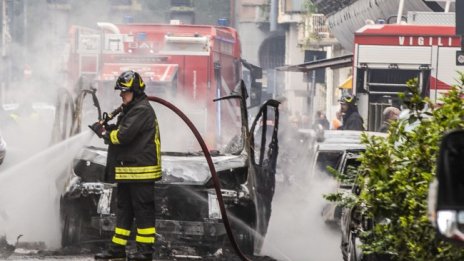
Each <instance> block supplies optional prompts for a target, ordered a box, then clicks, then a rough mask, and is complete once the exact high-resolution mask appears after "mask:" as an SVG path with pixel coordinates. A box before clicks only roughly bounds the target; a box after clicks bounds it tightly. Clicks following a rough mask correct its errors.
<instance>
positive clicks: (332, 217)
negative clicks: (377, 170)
mask: <svg viewBox="0 0 464 261" xmlns="http://www.w3.org/2000/svg"><path fill="white" fill-rule="evenodd" d="M363 133H365V134H367V135H369V136H371V135H375V136H383V137H386V134H385V133H379V132H362V131H340V130H329V131H324V133H323V137H322V138H319V139H318V141H317V142H316V144H315V145H314V146H313V147H314V162H313V167H312V170H313V171H312V175H313V178H316V177H317V178H320V179H329V180H333V181H334V182H335V180H336V177H335V176H334V173H333V172H332V171H330V170H329V169H333V170H334V171H335V172H336V174H337V175H340V176H343V181H340V180H337V181H336V182H335V183H336V186H335V189H334V191H333V193H342V194H345V196H351V195H352V196H354V197H355V196H356V194H355V193H356V189H355V188H353V182H354V179H355V178H356V176H357V169H358V167H359V165H360V161H359V157H360V155H361V153H362V152H363V151H364V150H365V145H364V144H362V143H361V135H362V134H363ZM361 207H362V206H356V208H354V207H353V208H351V207H344V206H341V205H340V204H339V203H337V202H327V203H326V204H325V205H324V207H323V209H322V210H321V215H322V218H323V220H324V222H325V223H326V224H327V225H329V226H330V227H332V228H335V229H337V230H340V231H341V251H342V256H343V259H344V260H360V259H359V258H360V250H359V246H360V242H359V238H357V237H355V233H356V231H357V230H356V229H359V228H360V226H361V225H362V222H365V221H366V220H361V219H362V217H361V216H362V215H361V212H360V208H361ZM364 225H366V224H364ZM355 255H358V259H353V258H354V256H355Z"/></svg>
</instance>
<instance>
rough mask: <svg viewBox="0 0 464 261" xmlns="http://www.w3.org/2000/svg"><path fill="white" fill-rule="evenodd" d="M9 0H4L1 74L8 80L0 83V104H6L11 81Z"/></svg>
mask: <svg viewBox="0 0 464 261" xmlns="http://www.w3.org/2000/svg"><path fill="white" fill-rule="evenodd" d="M8 4H9V3H8V0H2V58H1V60H2V64H1V67H0V68H1V71H0V74H1V76H2V78H3V79H7V81H2V83H1V85H0V104H4V103H5V100H6V97H5V96H6V88H7V83H8V82H9V75H8V69H9V61H8V60H7V51H8V50H7V48H8V45H9V43H10V41H11V35H10V27H9V17H8V11H9V10H8Z"/></svg>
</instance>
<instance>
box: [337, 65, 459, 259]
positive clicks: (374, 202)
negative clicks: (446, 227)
mask: <svg viewBox="0 0 464 261" xmlns="http://www.w3.org/2000/svg"><path fill="white" fill-rule="evenodd" d="M408 86H409V87H408V89H409V93H408V94H403V95H402V98H403V101H404V104H405V106H406V107H407V108H408V109H409V115H408V116H409V117H408V119H406V120H400V121H398V122H395V123H393V124H392V125H391V126H390V130H389V135H388V136H387V138H383V137H379V136H370V137H368V136H367V135H363V138H362V142H363V143H364V144H366V150H365V152H364V153H363V154H362V155H361V158H360V160H361V166H360V168H359V172H358V173H359V174H358V179H357V180H356V185H357V186H359V187H360V189H361V190H360V191H361V193H360V195H359V197H357V198H356V199H355V204H358V205H362V206H366V213H365V214H366V215H367V216H368V217H370V218H372V220H374V226H373V229H372V230H369V231H367V232H364V233H362V234H361V235H360V237H361V239H362V241H363V244H364V245H363V251H364V253H377V254H388V255H389V256H391V257H392V259H393V260H464V248H462V246H461V247H459V246H456V245H453V244H451V243H448V242H445V241H443V240H442V239H440V238H439V237H438V236H437V233H436V230H435V228H434V227H433V226H432V224H431V222H430V221H429V219H428V216H427V196H428V188H429V185H430V183H431V181H432V180H433V179H434V177H435V170H436V159H437V155H438V148H439V142H440V139H441V137H442V134H443V133H444V132H445V131H448V130H451V129H455V128H462V127H464V121H463V119H464V101H463V99H462V97H464V96H463V94H464V93H463V90H464V87H463V86H464V74H463V73H459V85H456V86H453V87H452V90H450V91H449V92H448V94H447V95H445V96H444V97H443V98H441V100H440V101H441V102H439V105H438V106H437V105H433V104H432V103H431V102H430V100H429V99H428V98H422V97H421V96H420V94H419V91H418V87H417V86H418V84H417V80H416V79H415V80H410V81H409V82H408ZM338 200H340V199H338ZM351 200H352V199H351ZM342 201H343V199H342Z"/></svg>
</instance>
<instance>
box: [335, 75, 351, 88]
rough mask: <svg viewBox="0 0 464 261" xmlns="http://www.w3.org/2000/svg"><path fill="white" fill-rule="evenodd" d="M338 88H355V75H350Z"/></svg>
mask: <svg viewBox="0 0 464 261" xmlns="http://www.w3.org/2000/svg"><path fill="white" fill-rule="evenodd" d="M338 88H342V89H351V88H353V76H350V77H348V78H347V79H346V80H345V81H344V82H342V83H341V84H340V85H339V86H338Z"/></svg>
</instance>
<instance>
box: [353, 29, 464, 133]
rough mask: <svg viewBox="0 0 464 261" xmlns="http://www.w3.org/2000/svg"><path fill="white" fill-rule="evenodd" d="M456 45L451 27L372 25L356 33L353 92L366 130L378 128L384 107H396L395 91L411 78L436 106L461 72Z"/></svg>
mask: <svg viewBox="0 0 464 261" xmlns="http://www.w3.org/2000/svg"><path fill="white" fill-rule="evenodd" d="M460 47H461V42H460V37H459V36H457V35H455V27H454V26H449V25H416V24H372V25H366V26H364V27H362V28H361V29H359V30H358V31H356V33H355V49H354V52H353V54H354V57H353V92H354V93H355V94H356V96H357V98H358V108H359V111H360V113H361V116H362V117H363V118H364V119H365V120H367V121H366V122H365V126H366V128H367V130H370V131H376V130H378V128H379V126H380V125H381V123H382V112H383V109H384V108H385V107H387V106H395V107H399V106H400V102H401V101H400V100H399V98H398V93H401V92H404V91H405V90H406V82H407V81H408V80H410V79H412V78H417V79H418V82H419V88H420V92H421V93H422V95H424V96H428V97H430V98H431V100H432V101H433V102H436V101H437V99H438V98H439V97H440V96H441V95H443V94H444V93H446V91H447V90H448V89H449V88H450V86H451V85H453V84H456V82H455V78H456V71H458V70H462V68H464V67H461V66H462V65H464V64H463V63H460V61H459V60H458V58H457V57H458V56H457V51H459V50H460Z"/></svg>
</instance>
